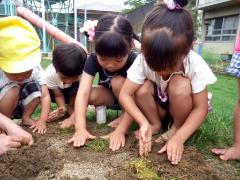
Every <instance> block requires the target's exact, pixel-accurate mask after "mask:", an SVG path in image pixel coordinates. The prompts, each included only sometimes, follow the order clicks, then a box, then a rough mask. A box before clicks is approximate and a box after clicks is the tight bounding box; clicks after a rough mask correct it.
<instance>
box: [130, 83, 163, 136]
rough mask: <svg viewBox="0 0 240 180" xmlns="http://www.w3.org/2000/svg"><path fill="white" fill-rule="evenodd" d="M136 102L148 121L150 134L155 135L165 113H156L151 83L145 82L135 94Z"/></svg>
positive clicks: (156, 107)
mask: <svg viewBox="0 0 240 180" xmlns="http://www.w3.org/2000/svg"><path fill="white" fill-rule="evenodd" d="M136 102H137V105H138V107H139V108H140V110H141V111H142V112H143V114H144V115H145V116H146V118H147V119H148V120H149V123H150V124H151V127H152V133H153V134H154V133H157V132H159V130H160V129H161V120H162V119H163V117H164V116H165V114H166V112H165V111H164V110H163V109H162V108H161V107H159V108H160V109H161V110H160V111H158V106H157V104H156V102H155V99H154V86H153V83H152V82H151V81H145V82H144V84H143V86H141V87H140V88H139V90H138V91H137V92H136ZM135 136H136V137H138V131H136V132H135Z"/></svg>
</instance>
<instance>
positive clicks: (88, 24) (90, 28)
mask: <svg viewBox="0 0 240 180" xmlns="http://www.w3.org/2000/svg"><path fill="white" fill-rule="evenodd" d="M97 23H98V21H97V20H94V21H92V20H87V21H85V22H84V24H83V27H81V28H80V32H81V33H86V34H87V36H88V39H89V41H90V42H91V41H93V40H94V36H95V27H96V26H97Z"/></svg>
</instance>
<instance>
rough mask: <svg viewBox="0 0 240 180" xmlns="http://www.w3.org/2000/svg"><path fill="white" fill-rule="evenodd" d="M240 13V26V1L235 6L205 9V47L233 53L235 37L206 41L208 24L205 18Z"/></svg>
mask: <svg viewBox="0 0 240 180" xmlns="http://www.w3.org/2000/svg"><path fill="white" fill-rule="evenodd" d="M237 14H238V15H239V20H238V27H239V28H240V3H239V4H236V5H234V6H228V7H224V8H219V9H212V10H207V11H203V18H202V20H203V22H202V30H201V40H200V41H201V42H203V47H204V48H203V49H205V50H209V49H210V51H211V52H214V53H218V54H232V52H233V49H234V43H235V39H234V40H232V41H205V33H206V26H205V20H207V19H212V18H216V17H224V16H231V15H237Z"/></svg>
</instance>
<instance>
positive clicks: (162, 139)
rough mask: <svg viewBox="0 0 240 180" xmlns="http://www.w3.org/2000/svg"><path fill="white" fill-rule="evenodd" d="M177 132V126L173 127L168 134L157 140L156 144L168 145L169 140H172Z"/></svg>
mask: <svg viewBox="0 0 240 180" xmlns="http://www.w3.org/2000/svg"><path fill="white" fill-rule="evenodd" d="M176 131H177V128H176V126H174V125H172V127H171V128H170V129H169V130H168V131H167V132H165V133H163V134H161V135H160V136H159V137H158V138H157V139H156V140H155V142H156V143H160V144H163V143H166V142H167V141H168V139H170V138H171V137H172V136H173V135H174V134H175V132H176Z"/></svg>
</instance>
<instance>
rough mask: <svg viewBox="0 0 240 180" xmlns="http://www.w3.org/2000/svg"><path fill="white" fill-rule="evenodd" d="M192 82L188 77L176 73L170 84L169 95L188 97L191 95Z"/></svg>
mask: <svg viewBox="0 0 240 180" xmlns="http://www.w3.org/2000/svg"><path fill="white" fill-rule="evenodd" d="M191 93H192V88H191V82H190V80H189V79H188V78H185V77H183V76H179V75H174V76H173V77H172V78H171V80H170V82H169V84H168V95H169V97H172V98H174V97H188V96H191Z"/></svg>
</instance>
